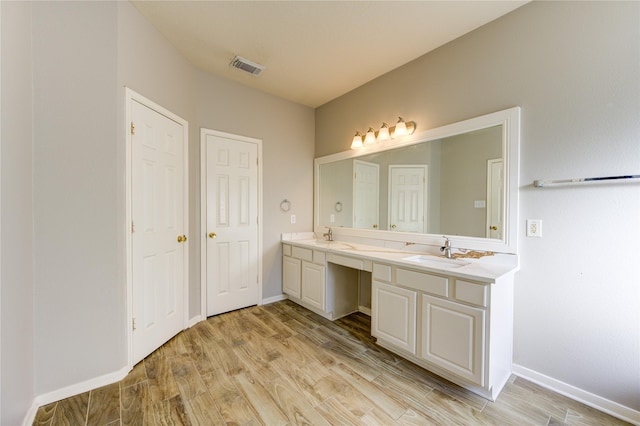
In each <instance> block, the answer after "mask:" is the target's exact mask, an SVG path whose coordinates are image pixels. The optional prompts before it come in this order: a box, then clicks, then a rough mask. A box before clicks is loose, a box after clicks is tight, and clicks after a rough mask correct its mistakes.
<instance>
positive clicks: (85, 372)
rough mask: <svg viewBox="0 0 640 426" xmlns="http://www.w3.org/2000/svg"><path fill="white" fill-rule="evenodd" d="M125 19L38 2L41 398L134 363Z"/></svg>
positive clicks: (96, 6) (104, 10) (79, 5)
mask: <svg viewBox="0 0 640 426" xmlns="http://www.w3.org/2000/svg"><path fill="white" fill-rule="evenodd" d="M116 12H117V8H116V4H115V3H110V2H90V3H87V2H61V3H58V2H37V3H33V57H34V64H33V69H34V76H33V92H34V120H33V132H34V152H33V157H34V158H33V171H34V174H33V175H34V182H33V187H34V196H33V200H34V207H33V218H34V228H35V235H34V247H35V262H34V273H35V292H34V297H35V299H34V311H35V367H36V368H35V390H36V394H42V393H46V392H49V391H52V390H56V389H59V388H62V387H64V386H67V385H70V384H75V383H79V382H82V381H85V380H87V379H89V378H95V377H99V376H101V375H104V374H107V373H111V372H114V371H118V370H119V369H121V368H122V367H123V366H124V365H125V361H126V358H125V357H124V355H125V350H124V346H125V338H124V337H125V336H124V320H125V313H126V310H125V307H124V305H123V303H122V300H123V294H124V292H123V288H122V285H123V284H121V283H122V281H121V280H119V278H120V276H119V274H118V272H119V269H118V268H119V262H120V258H121V255H120V253H121V248H120V247H119V246H118V244H119V238H118V235H119V234H120V233H121V232H122V231H121V229H122V228H118V220H117V219H118V217H119V215H120V211H119V209H118V207H119V205H121V203H120V200H119V199H118V195H119V192H118V187H117V182H118V172H119V169H118V163H117V148H116V147H117V142H118V133H117V130H118V121H119V119H120V121H121V118H120V117H118V115H117V111H118V102H117V101H118V97H117V93H118V92H117V85H116V83H117V81H116V60H117V54H116V48H117V43H116V40H117V27H116V18H117V14H116Z"/></svg>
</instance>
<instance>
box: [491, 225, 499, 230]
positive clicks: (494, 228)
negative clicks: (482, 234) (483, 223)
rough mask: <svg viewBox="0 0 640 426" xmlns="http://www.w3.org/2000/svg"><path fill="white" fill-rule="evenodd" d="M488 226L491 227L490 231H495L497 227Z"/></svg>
mask: <svg viewBox="0 0 640 426" xmlns="http://www.w3.org/2000/svg"><path fill="white" fill-rule="evenodd" d="M490 228H491V230H492V231H497V230H498V227H497V226H495V225H494V226H490Z"/></svg>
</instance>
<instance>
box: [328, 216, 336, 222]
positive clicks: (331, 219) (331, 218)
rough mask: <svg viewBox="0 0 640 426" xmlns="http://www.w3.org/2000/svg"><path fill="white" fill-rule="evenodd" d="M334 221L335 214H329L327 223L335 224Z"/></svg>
mask: <svg viewBox="0 0 640 426" xmlns="http://www.w3.org/2000/svg"><path fill="white" fill-rule="evenodd" d="M335 221H336V215H335V214H330V215H329V223H335Z"/></svg>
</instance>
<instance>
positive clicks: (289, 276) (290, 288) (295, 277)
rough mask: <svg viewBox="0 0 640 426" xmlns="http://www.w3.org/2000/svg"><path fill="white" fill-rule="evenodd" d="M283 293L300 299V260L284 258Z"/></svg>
mask: <svg viewBox="0 0 640 426" xmlns="http://www.w3.org/2000/svg"><path fill="white" fill-rule="evenodd" d="M282 291H283V292H285V293H287V294H288V295H290V296H293V297H297V298H298V299H299V298H300V259H295V258H293V257H289V256H282Z"/></svg>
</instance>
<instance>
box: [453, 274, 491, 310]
mask: <svg viewBox="0 0 640 426" xmlns="http://www.w3.org/2000/svg"><path fill="white" fill-rule="evenodd" d="M488 291H489V287H488V286H486V285H484V284H478V283H473V282H470V281H463V280H456V289H455V295H454V299H456V300H459V301H460V302H466V303H472V304H474V305H478V306H484V307H485V308H486V307H487V305H488Z"/></svg>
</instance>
